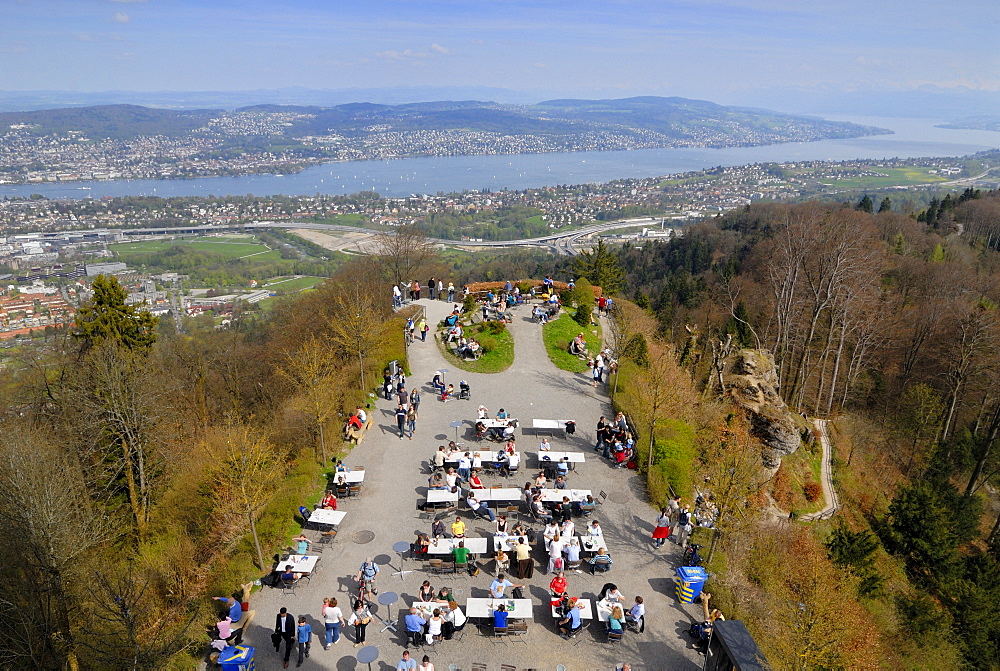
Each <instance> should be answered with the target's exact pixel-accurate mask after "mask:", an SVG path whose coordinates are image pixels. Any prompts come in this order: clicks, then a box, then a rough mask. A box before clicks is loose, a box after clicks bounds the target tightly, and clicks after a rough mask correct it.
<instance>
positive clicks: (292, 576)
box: [279, 564, 302, 583]
mask: <svg viewBox="0 0 1000 671" xmlns="http://www.w3.org/2000/svg"><path fill="white" fill-rule="evenodd" d="M294 568H295V566H294V565H293V564H285V570H284V571H282V573H281V576H279V577H280V579H281V582H288V583H291V582H295V581H296V580H298V579H299V578H301V577H302V574H301V573H296V572H295V571H294V570H293V569H294Z"/></svg>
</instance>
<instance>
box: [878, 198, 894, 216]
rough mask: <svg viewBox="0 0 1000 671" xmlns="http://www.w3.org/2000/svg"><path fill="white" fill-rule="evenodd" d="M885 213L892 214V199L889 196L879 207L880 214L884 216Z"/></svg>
mask: <svg viewBox="0 0 1000 671" xmlns="http://www.w3.org/2000/svg"><path fill="white" fill-rule="evenodd" d="M883 212H892V199H890V198H889V196H886V197H885V198H883V199H882V202H881V203H879V205H878V213H879V214H882V213H883Z"/></svg>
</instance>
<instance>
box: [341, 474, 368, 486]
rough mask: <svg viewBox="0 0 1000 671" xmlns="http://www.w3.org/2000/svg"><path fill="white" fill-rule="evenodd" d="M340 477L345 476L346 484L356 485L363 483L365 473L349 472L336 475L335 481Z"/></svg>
mask: <svg viewBox="0 0 1000 671" xmlns="http://www.w3.org/2000/svg"><path fill="white" fill-rule="evenodd" d="M341 475H346V476H347V478H346V480H347V482H348V484H352V485H357V484H360V483H362V482H364V481H365V471H363V470H362V471H350V472H349V473H338V474H337V480H340V476H341Z"/></svg>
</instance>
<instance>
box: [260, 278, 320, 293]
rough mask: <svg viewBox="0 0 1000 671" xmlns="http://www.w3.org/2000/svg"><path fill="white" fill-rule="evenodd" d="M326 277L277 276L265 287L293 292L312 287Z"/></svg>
mask: <svg viewBox="0 0 1000 671" xmlns="http://www.w3.org/2000/svg"><path fill="white" fill-rule="evenodd" d="M325 279H326V278H325V277H310V276H304V277H275V278H274V279H270V280H268V281H267V282H266V283H265V284H264V287H263V288H265V289H270V290H271V291H276V292H278V293H292V292H294V291H302V290H303V289H311V288H312V287H314V286H316V285H317V284H319V283H321V282H323V281H324V280H325Z"/></svg>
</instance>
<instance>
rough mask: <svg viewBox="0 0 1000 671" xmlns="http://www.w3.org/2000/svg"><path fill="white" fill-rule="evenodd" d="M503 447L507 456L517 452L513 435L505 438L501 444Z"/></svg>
mask: <svg viewBox="0 0 1000 671" xmlns="http://www.w3.org/2000/svg"><path fill="white" fill-rule="evenodd" d="M503 449H504V450H506V451H507V455H508V456H512V455H514V454H516V453H517V445H515V444H514V436H511V437H510V438H508V439H507V443H506V444H505V445H504V446H503Z"/></svg>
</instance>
